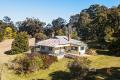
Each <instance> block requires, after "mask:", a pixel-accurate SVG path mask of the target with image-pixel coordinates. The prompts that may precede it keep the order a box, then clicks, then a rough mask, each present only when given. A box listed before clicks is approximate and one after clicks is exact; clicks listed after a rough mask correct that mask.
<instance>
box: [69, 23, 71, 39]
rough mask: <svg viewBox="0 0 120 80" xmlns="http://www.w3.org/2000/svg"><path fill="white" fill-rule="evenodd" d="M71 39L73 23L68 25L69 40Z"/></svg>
mask: <svg viewBox="0 0 120 80" xmlns="http://www.w3.org/2000/svg"><path fill="white" fill-rule="evenodd" d="M70 39H71V25H68V41H70Z"/></svg>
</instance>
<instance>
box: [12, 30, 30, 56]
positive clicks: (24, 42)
mask: <svg viewBox="0 0 120 80" xmlns="http://www.w3.org/2000/svg"><path fill="white" fill-rule="evenodd" d="M28 50H29V41H28V35H27V33H26V32H20V33H18V34H17V36H16V38H15V40H14V41H13V42H12V52H13V54H18V53H22V52H25V51H28Z"/></svg>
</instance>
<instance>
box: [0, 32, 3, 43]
mask: <svg viewBox="0 0 120 80" xmlns="http://www.w3.org/2000/svg"><path fill="white" fill-rule="evenodd" d="M2 40H3V34H2V33H1V32H0V42H1V41H2Z"/></svg>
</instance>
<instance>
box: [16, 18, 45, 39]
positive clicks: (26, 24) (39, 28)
mask: <svg viewBox="0 0 120 80" xmlns="http://www.w3.org/2000/svg"><path fill="white" fill-rule="evenodd" d="M16 24H17V26H18V27H19V31H20V32H23V31H25V32H27V33H28V34H29V35H31V36H32V37H35V34H36V33H39V32H43V26H44V25H45V23H44V22H41V21H40V20H39V19H35V18H26V20H24V21H20V22H17V23H16Z"/></svg>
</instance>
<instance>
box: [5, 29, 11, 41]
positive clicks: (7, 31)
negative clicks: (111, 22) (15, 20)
mask: <svg viewBox="0 0 120 80" xmlns="http://www.w3.org/2000/svg"><path fill="white" fill-rule="evenodd" d="M12 38H13V31H12V28H10V27H7V28H6V29H5V31H4V39H12Z"/></svg>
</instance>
